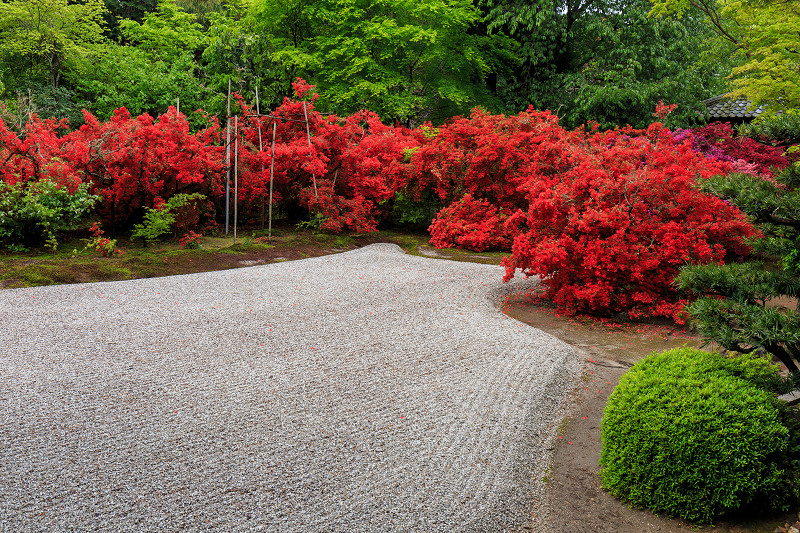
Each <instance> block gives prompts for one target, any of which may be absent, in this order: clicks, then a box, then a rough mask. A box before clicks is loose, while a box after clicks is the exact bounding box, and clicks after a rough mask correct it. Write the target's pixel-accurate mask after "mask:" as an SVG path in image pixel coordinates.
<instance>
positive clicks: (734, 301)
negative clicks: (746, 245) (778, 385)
mask: <svg viewBox="0 0 800 533" xmlns="http://www.w3.org/2000/svg"><path fill="white" fill-rule="evenodd" d="M768 120H769V119H768ZM780 120H783V121H784V122H785V119H780ZM794 121H795V125H796V127H795V129H794V130H793V131H792V132H791V137H790V138H787V139H784V141H785V142H787V143H791V144H794V143H800V119H799V117H797V116H796V117H795V119H794ZM777 127H779V128H780V127H781V125H780V124H779V125H778V126H777ZM760 128H761V129H762V130H766V131H769V129H770V128H769V127H768V126H763V125H762V126H760ZM700 187H701V188H702V189H703V190H705V191H707V192H710V193H712V194H715V195H717V196H719V197H721V198H725V199H728V200H730V201H731V202H733V203H734V204H736V205H737V206H738V207H739V208H740V209H741V210H742V211H744V212H745V213H747V214H748V215H749V216H750V217H751V218H752V220H753V221H754V222H755V223H757V224H758V226H759V228H760V229H761V231H762V233H763V234H764V238H763V239H759V240H757V241H755V242H754V243H753V244H754V248H755V250H756V252H757V255H756V256H755V257H756V259H754V260H751V261H747V262H744V263H729V264H726V265H708V266H687V267H685V268H684V269H682V271H681V274H680V276H679V277H678V280H677V282H678V285H679V287H680V288H682V289H685V290H690V291H692V292H694V293H695V294H697V295H699V296H701V297H700V298H699V299H698V300H696V301H695V302H694V303H692V304H691V305H690V306H689V307H688V311H689V313H690V314H691V315H692V316H693V317H694V319H695V320H696V321H697V324H698V327H699V329H700V332H701V333H702V334H703V336H704V337H706V338H707V339H709V340H711V341H714V342H716V343H718V344H719V345H721V346H723V347H724V348H726V349H728V350H733V351H737V352H742V353H746V352H750V351H752V350H755V349H758V348H762V349H764V350H766V351H767V352H769V353H771V354H773V355H774V356H776V357H778V358H779V359H780V360H781V362H782V363H783V364H784V365H785V366H786V367H787V368H788V369H789V370H790V371H792V372H794V373H798V372H800V370H799V369H798V367H797V362H798V361H800V301H798V304H797V308H796V309H786V308H781V307H777V306H774V305H770V302H771V301H773V300H775V299H776V298H780V297H789V298H798V297H800V161H798V162H795V163H794V164H792V165H790V166H788V167H786V169H784V170H783V171H782V172H781V173H780V174H778V175H777V176H776V177H775V181H774V182H773V181H770V180H765V179H762V178H760V177H757V176H751V175H745V174H731V175H728V176H717V177H714V178H711V179H709V180H706V181H705V182H703V183H702V184H701V185H700Z"/></svg>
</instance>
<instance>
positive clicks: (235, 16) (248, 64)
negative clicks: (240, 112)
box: [202, 0, 291, 107]
mask: <svg viewBox="0 0 800 533" xmlns="http://www.w3.org/2000/svg"><path fill="white" fill-rule="evenodd" d="M208 20H209V28H208V30H207V31H206V42H207V43H208V45H207V46H206V48H205V50H204V51H203V57H202V64H203V71H204V73H205V76H206V77H207V80H206V83H207V84H208V85H209V87H210V88H212V90H214V91H215V92H216V94H217V95H218V96H219V97H220V98H221V97H224V96H225V95H226V94H227V90H228V82H229V81H230V82H231V86H232V89H233V90H234V91H237V92H238V93H239V94H241V95H248V96H249V95H253V94H254V93H255V89H256V86H258V87H259V92H260V94H259V96H260V98H261V99H262V101H265V102H266V104H267V105H266V106H264V107H269V106H270V105H277V104H279V103H280V101H281V100H282V98H283V96H284V95H288V94H289V93H287V92H286V91H289V90H290V89H291V87H289V88H287V89H286V90H283V89H277V88H276V87H275V85H274V83H273V82H274V81H275V79H276V78H280V76H275V73H274V69H275V64H274V63H273V61H272V59H273V58H272V51H273V50H274V49H273V46H272V42H271V40H270V38H269V36H268V35H264V34H262V33H261V31H260V29H259V28H258V27H254V18H253V17H248V16H247V5H246V4H245V3H244V2H243V1H242V0H230V1H227V2H225V4H224V6H223V7H222V8H221V10H220V11H219V12H213V13H209V14H208ZM264 89H266V94H265V90H264Z"/></svg>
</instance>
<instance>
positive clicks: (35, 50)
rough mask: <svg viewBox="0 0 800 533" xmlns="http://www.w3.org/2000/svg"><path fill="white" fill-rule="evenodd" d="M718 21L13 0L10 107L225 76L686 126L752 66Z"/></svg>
mask: <svg viewBox="0 0 800 533" xmlns="http://www.w3.org/2000/svg"><path fill="white" fill-rule="evenodd" d="M660 1H661V0H658V2H660ZM658 2H657V4H658ZM656 7H658V5H657V6H656ZM701 7H702V6H701ZM651 9H652V11H653V13H651ZM34 11H35V12H36V13H38V18H37V17H33V16H32V15H30V13H33V12H34ZM719 11H720V13H721V16H722V17H723V19H724V17H726V16H728V17H731V16H733V15H732V14H731V13H733V12H732V11H730V10H729V9H727V10H726V9H723V7H720V8H719ZM773 11H774V10H773ZM773 11H770V13H771V14H769V15H764V16H762V17H761V19H758V20H762V19H763V20H766V21H769V20H771V19H770V17H773V18H774V16H775V14H774V13H773ZM676 12H678V13H679V14H680V15H681V16H680V17H678V16H675V15H674V14H673V13H676ZM656 13H660V14H661V16H654V15H655V14H656ZM754 16H755V15H754ZM707 18H708V17H707V16H706V15H705V13H704V12H703V11H702V9H700V8H698V7H697V6H695V5H694V4H687V5H686V6H683V8H682V9H680V10H677V9H674V8H670V9H667V8H659V9H655V8H653V6H652V5H651V3H650V2H649V1H648V0H587V1H585V2H581V3H575V2H569V1H564V2H562V1H559V0H536V1H534V2H520V1H518V0H482V1H480V2H476V3H473V2H471V1H469V0H417V1H412V0H253V1H252V2H245V1H243V0H226V1H224V2H220V1H218V0H213V1H212V0H206V1H201V0H160V1H158V2H156V1H155V0H121V1H115V2H110V0H106V1H105V2H103V1H102V0H91V1H86V2H81V3H78V4H74V3H70V2H67V0H13V1H11V2H5V3H0V101H2V102H3V103H4V105H5V107H4V109H3V111H2V118H4V119H5V120H6V122H11V123H12V124H14V123H16V122H18V121H19V119H18V117H19V116H23V115H25V114H26V113H28V112H31V111H33V112H37V113H39V114H40V115H42V116H59V117H66V118H69V120H70V123H71V124H72V126H73V127H76V126H78V125H79V124H80V121H81V114H80V109H82V108H87V109H88V110H89V111H91V112H93V113H95V114H96V115H98V116H99V117H100V118H101V119H106V118H108V116H110V114H111V112H112V111H113V110H114V109H116V108H118V107H121V106H124V107H126V108H128V110H129V111H130V112H131V113H133V114H140V113H144V112H148V113H151V114H159V113H163V112H164V111H165V110H166V108H167V107H168V106H169V105H175V104H176V103H177V101H178V99H180V107H181V110H182V111H184V112H185V113H186V114H187V115H189V114H190V112H193V111H195V110H196V109H198V108H203V109H205V110H206V111H208V112H211V113H212V114H217V115H219V116H223V115H224V114H225V101H226V96H227V88H228V84H229V83H230V84H231V86H232V88H233V90H234V91H236V92H239V93H240V94H242V95H243V96H244V97H245V99H246V100H248V101H249V102H253V100H254V99H255V92H256V89H258V92H259V96H260V99H261V107H262V108H264V109H269V108H271V107H274V106H277V105H279V104H280V103H281V102H282V100H283V98H284V97H286V96H290V95H291V90H292V89H291V83H292V81H294V79H295V78H297V77H302V78H305V79H306V80H307V81H309V82H310V83H312V84H316V85H317V86H318V90H319V92H320V94H321V95H322V97H321V99H320V101H319V102H318V105H317V108H318V109H320V110H322V111H330V112H335V113H337V114H340V115H346V114H350V113H352V112H354V111H357V110H359V109H362V108H368V109H370V110H372V111H374V112H376V113H378V114H379V115H380V116H381V118H382V120H384V121H385V122H387V123H401V124H405V125H409V126H415V125H419V124H422V123H424V122H426V121H432V122H434V123H441V122H443V121H444V120H446V119H448V118H449V117H452V116H454V115H459V114H466V113H468V112H469V110H470V109H472V108H473V107H475V106H481V107H483V108H485V109H487V110H488V111H490V112H493V113H516V112H518V111H521V110H524V109H526V108H527V107H528V106H529V105H533V106H534V107H535V108H537V109H551V110H553V111H555V112H556V113H557V114H558V115H559V116H560V117H562V121H563V122H564V123H565V125H567V126H569V127H571V126H576V125H579V124H582V123H585V122H587V121H596V122H598V123H599V124H600V125H601V126H602V127H613V126H615V125H625V124H631V125H633V126H636V127H642V126H644V125H646V124H648V123H649V122H650V121H652V118H653V117H652V112H653V109H654V108H655V105H656V103H657V102H658V101H659V100H664V102H665V103H667V104H671V103H677V104H679V107H678V110H677V111H676V112H675V113H674V114H673V115H672V116H671V120H672V122H673V124H672V125H681V126H688V125H691V124H692V123H694V122H697V121H702V120H703V111H704V109H703V106H702V100H703V99H705V98H708V97H711V96H714V95H717V94H720V93H721V92H724V91H726V90H728V89H730V88H732V86H731V85H730V82H729V80H727V79H726V77H725V76H727V75H729V74H730V73H731V70H732V69H740V70H741V69H744V70H741V72H742V76H744V77H746V78H747V79H750V78H752V77H753V74H752V69H751V68H750V67H747V66H746V65H747V64H748V63H745V62H743V60H742V57H739V56H737V55H736V54H735V53H730V52H731V48H730V47H731V46H734V45H731V44H730V43H729V42H727V41H724V40H723V41H721V40H720V39H718V38H717V33H715V28H714V27H713V24H709V22H708V20H707ZM42 21H46V23H42ZM732 23H733V22H731V24H732ZM752 39H756V37H752ZM764 39H767V38H766V37H764V38H763V39H762V40H761V41H758V43H761V44H762V45H763V46H761V48H764V47H765V46H767V45H770V46H772V45H775V46H778V47H781V46H783V47H787V46H791V43H786V42H783V41H781V42H779V43H777V44H775V43H773V42H772V41H768V40H767V41H764ZM748 42H749V41H748ZM754 42H755V41H754ZM726 43H727V44H726ZM764 43H766V44H764ZM770 43H772V44H770ZM726 46H728V48H726ZM753 46H755V44H753ZM795 55H796V54H795ZM784 56H785V57H787V58H789V59H791V58H792V57H793V56H791V55H790V54H788V55H787V54H783V55H782V56H780V57H779V59H780V58H784ZM789 59H784V60H783V63H782V64H784V65H785V64H787V61H789ZM751 66H752V65H751ZM753 68H756V67H753ZM786 68H788V71H789V72H790V73H791V72H793V70H792V69H793V68H794V66H793V64H789V66H788V67H786Z"/></svg>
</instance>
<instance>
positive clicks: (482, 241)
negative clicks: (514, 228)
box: [428, 193, 512, 252]
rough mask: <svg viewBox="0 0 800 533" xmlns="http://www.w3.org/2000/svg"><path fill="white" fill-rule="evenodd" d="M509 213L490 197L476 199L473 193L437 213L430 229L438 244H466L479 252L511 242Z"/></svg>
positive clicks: (501, 247)
mask: <svg viewBox="0 0 800 533" xmlns="http://www.w3.org/2000/svg"><path fill="white" fill-rule="evenodd" d="M507 220H508V215H506V214H504V213H503V212H502V210H498V209H497V207H496V206H495V205H494V204H491V203H489V201H488V200H475V199H474V198H472V195H470V194H469V193H467V194H465V195H464V196H463V197H461V199H460V200H457V201H455V202H453V203H452V204H450V205H449V206H447V207H445V208H444V209H442V210H441V211H439V213H438V214H437V215H436V218H434V220H433V223H432V224H431V226H430V228H428V231H429V232H430V234H431V244H433V245H434V246H436V247H437V248H466V249H467V250H474V251H476V252H483V251H485V250H492V249H500V250H507V249H508V248H509V247H510V246H511V241H512V237H511V236H510V235H509V233H508V232H507V231H506V227H505V222H506V221H507Z"/></svg>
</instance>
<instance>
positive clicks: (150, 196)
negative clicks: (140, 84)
mask: <svg viewBox="0 0 800 533" xmlns="http://www.w3.org/2000/svg"><path fill="white" fill-rule="evenodd" d="M84 119H85V124H84V125H83V126H81V127H80V129H79V130H77V131H75V132H72V133H70V134H69V135H67V136H66V137H65V139H64V142H65V145H67V146H69V150H68V151H66V152H65V154H66V155H65V157H66V158H67V160H68V161H69V162H70V164H72V165H73V167H74V168H76V169H79V170H80V171H81V172H82V174H83V179H84V180H86V181H89V182H91V183H93V185H94V190H95V191H97V192H98V193H99V194H101V195H102V197H103V205H102V208H101V215H102V217H103V219H104V221H106V223H108V224H111V225H114V224H115V223H116V222H123V223H124V224H130V223H132V222H134V221H135V220H137V219H139V218H140V217H141V216H142V213H143V212H144V210H145V208H155V207H156V203H157V202H158V201H159V200H161V199H162V198H165V199H168V198H170V197H172V196H174V195H175V194H181V193H184V194H191V193H195V192H199V193H202V194H204V195H206V196H217V197H219V195H220V194H221V183H220V180H219V173H220V171H221V170H222V148H221V147H220V146H217V144H218V143H219V140H220V129H219V125H218V123H217V121H216V119H210V120H209V123H208V127H207V128H206V129H204V130H201V131H199V132H197V133H191V132H190V131H189V122H188V121H187V120H186V117H185V116H183V115H182V114H179V113H178V112H177V111H176V110H175V108H172V107H171V108H170V109H169V111H168V112H167V113H165V114H164V115H161V116H159V117H158V118H157V119H154V118H153V117H151V116H150V115H148V114H144V115H141V116H139V117H136V118H134V117H132V116H131V115H130V113H128V111H127V110H126V109H125V108H121V109H118V110H116V111H115V112H114V115H113V116H112V117H111V119H110V120H108V121H107V122H101V121H99V120H98V119H97V118H96V117H94V116H93V115H91V114H90V113H88V112H85V113H84ZM161 201H163V200H161Z"/></svg>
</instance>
